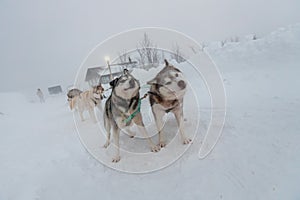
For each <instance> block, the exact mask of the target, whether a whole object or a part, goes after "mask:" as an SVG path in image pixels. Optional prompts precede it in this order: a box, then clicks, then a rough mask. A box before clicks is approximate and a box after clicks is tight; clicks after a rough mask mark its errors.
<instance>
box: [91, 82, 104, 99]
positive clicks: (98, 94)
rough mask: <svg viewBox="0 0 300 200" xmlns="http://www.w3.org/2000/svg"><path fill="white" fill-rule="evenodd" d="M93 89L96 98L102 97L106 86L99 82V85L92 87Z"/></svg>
mask: <svg viewBox="0 0 300 200" xmlns="http://www.w3.org/2000/svg"><path fill="white" fill-rule="evenodd" d="M92 90H93V96H94V98H96V99H102V96H103V95H102V94H103V92H104V88H103V87H102V85H101V84H99V85H97V86H94V87H93V88H92Z"/></svg>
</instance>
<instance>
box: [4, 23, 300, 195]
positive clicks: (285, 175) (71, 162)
mask: <svg viewBox="0 0 300 200" xmlns="http://www.w3.org/2000/svg"><path fill="white" fill-rule="evenodd" d="M207 51H208V52H209V54H210V56H211V57H212V58H213V59H214V62H215V63H216V64H217V65H218V67H219V69H220V71H221V74H222V76H223V78H224V84H225V88H226V93H227V101H228V104H227V118H226V123H225V127H224V131H223V134H222V137H221V139H220V141H219V143H218V144H217V146H216V147H215V149H214V151H213V152H212V153H211V154H210V155H209V156H208V157H207V158H206V159H204V160H199V159H198V157H197V153H198V150H199V145H200V144H201V139H202V137H203V135H201V134H200V135H197V138H196V140H195V141H194V143H193V144H192V146H191V148H189V149H188V150H187V152H186V153H185V154H184V155H183V157H181V158H180V159H179V160H178V161H176V162H175V163H174V164H172V165H170V166H169V167H167V168H164V169H162V170H159V171H156V172H153V173H147V174H141V175H133V174H127V173H121V172H118V171H115V170H112V169H110V168H107V167H106V166H104V165H102V164H100V163H99V162H98V161H96V160H95V159H94V158H93V157H92V156H91V155H90V154H89V153H88V152H87V151H86V150H85V149H84V147H83V146H82V144H81V142H80V140H79V137H78V136H77V132H76V127H75V124H74V120H73V115H72V112H70V110H69V108H68V105H67V103H66V97H65V96H55V97H48V98H47V99H46V103H45V104H40V103H37V101H36V102H33V101H29V100H28V98H26V97H24V95H22V94H21V93H1V94H0V130H1V139H0V160H1V162H0V199H1V200H2V199H3V200H6V199H7V200H9V199H13V200H15V199H20V200H21V199H22V200H27V199H28V200H31V199H35V200H37V199H42V200H48V199H49V200H50V199H51V200H53V199H171V200H173V199H230V200H231V199H249V200H252V199H262V200H265V199H300V192H299V189H298V188H299V186H298V185H299V180H300V156H299V152H300V146H299V144H298V143H299V141H300V135H299V130H300V123H299V119H300V114H299V113H300V92H299V86H300V79H299V77H298V76H299V74H300V68H299V66H300V57H299V55H300V25H294V26H289V27H286V28H281V29H279V30H277V31H275V32H273V33H271V34H270V35H268V36H266V37H265V38H260V39H258V40H255V41H253V40H243V41H241V42H239V43H228V44H226V45H225V46H224V47H222V48H220V47H216V46H214V45H211V46H209V47H208V48H207ZM187 76H188V75H187ZM189 106H190V104H189V105H186V107H188V108H186V109H189V108H190V107H189ZM200 110H201V112H200V113H201V115H200V130H203V131H204V130H206V128H207V125H208V122H209V111H208V107H206V106H205V105H204V106H201V105H200ZM202 113H203V114H202ZM75 116H76V115H75ZM187 118H188V117H187ZM146 120H147V119H146ZM149 120H150V119H149ZM83 123H85V124H84V126H86V127H92V126H95V125H94V124H92V123H91V122H89V121H86V122H83ZM186 123H187V124H188V123H189V119H187V122H186ZM99 145H102V143H100V142H99ZM123 145H124V143H123ZM128 148H130V146H129V147H128ZM125 159H126V158H125ZM121 162H122V160H121ZM124 162H125V161H124Z"/></svg>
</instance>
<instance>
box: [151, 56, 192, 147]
mask: <svg viewBox="0 0 300 200" xmlns="http://www.w3.org/2000/svg"><path fill="white" fill-rule="evenodd" d="M147 84H149V85H151V87H150V91H149V92H148V94H149V100H150V104H151V108H152V113H153V115H154V119H155V123H156V127H157V129H158V133H159V146H160V147H165V146H166V142H165V141H164V139H163V136H162V135H163V133H162V129H163V116H164V115H165V113H168V112H172V113H173V114H174V115H175V118H176V121H177V124H178V126H179V132H180V134H181V137H182V142H183V144H188V143H190V142H191V139H189V138H187V137H186V136H185V133H184V127H183V123H184V122H183V97H184V94H185V92H186V86H187V84H186V80H185V78H184V77H183V74H182V72H181V71H180V70H179V69H177V68H176V67H174V66H172V65H169V63H168V61H167V60H165V67H164V68H163V69H162V70H161V71H160V72H159V73H158V74H157V75H156V77H155V78H154V79H152V80H150V81H148V82H147Z"/></svg>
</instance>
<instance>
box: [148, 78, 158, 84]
mask: <svg viewBox="0 0 300 200" xmlns="http://www.w3.org/2000/svg"><path fill="white" fill-rule="evenodd" d="M147 84H148V85H155V84H157V80H156V78H154V79H152V80H150V81H148V82H147Z"/></svg>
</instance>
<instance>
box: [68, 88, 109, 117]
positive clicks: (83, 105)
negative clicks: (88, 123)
mask: <svg viewBox="0 0 300 200" xmlns="http://www.w3.org/2000/svg"><path fill="white" fill-rule="evenodd" d="M103 92H104V88H103V87H102V86H101V84H99V85H97V86H94V87H92V88H91V89H90V90H87V91H84V92H78V93H77V92H76V95H73V97H72V98H69V104H70V108H71V110H73V109H75V110H77V111H78V112H79V115H80V118H81V121H84V117H83V112H84V111H85V110H87V111H88V112H89V114H90V117H91V119H92V120H93V121H94V122H96V117H95V113H94V108H95V107H98V108H99V109H100V110H101V109H102V106H101V101H102V99H103V97H104V95H103Z"/></svg>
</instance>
